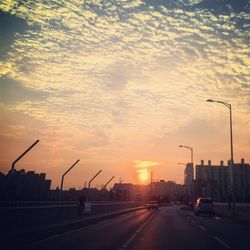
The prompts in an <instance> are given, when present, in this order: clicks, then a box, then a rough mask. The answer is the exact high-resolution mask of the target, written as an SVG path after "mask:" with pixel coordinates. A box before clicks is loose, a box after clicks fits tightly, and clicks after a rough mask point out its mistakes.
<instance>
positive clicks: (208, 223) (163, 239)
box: [25, 205, 250, 250]
mask: <svg viewBox="0 0 250 250" xmlns="http://www.w3.org/2000/svg"><path fill="white" fill-rule="evenodd" d="M249 233H250V225H248V224H242V223H241V224H240V223H234V222H232V221H230V220H229V219H226V218H225V219H224V218H220V217H214V218H210V217H206V216H199V217H196V216H194V215H193V213H192V212H191V211H187V210H183V209H180V207H179V206H175V205H174V206H172V207H160V208H159V210H154V211H151V210H150V211H148V210H140V211H136V212H132V213H129V214H125V215H122V216H119V217H116V218H112V219H108V220H105V221H102V222H99V223H97V224H93V225H90V226H87V227H84V228H81V229H77V230H74V231H71V232H67V233H64V234H62V235H56V236H53V237H51V238H48V239H45V240H43V241H40V242H37V243H34V244H33V245H32V246H30V247H29V248H28V247H26V248H25V249H29V250H44V249H46V250H59V249H60V250H66V249H67V250H113V249H114V250H125V249H127V250H167V249H168V250H185V249H187V250H189V249H190V250H196V249H197V250H200V249H201V250H211V249H213V250H217V249H237V250H248V249H250V234H249Z"/></svg>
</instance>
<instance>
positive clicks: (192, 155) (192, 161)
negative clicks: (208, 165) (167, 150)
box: [179, 145, 194, 165]
mask: <svg viewBox="0 0 250 250" xmlns="http://www.w3.org/2000/svg"><path fill="white" fill-rule="evenodd" d="M179 147H180V148H187V149H189V150H190V151H191V163H192V165H193V163H194V154H193V148H192V147H190V146H184V145H179Z"/></svg>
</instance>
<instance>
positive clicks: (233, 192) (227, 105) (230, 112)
mask: <svg viewBox="0 0 250 250" xmlns="http://www.w3.org/2000/svg"><path fill="white" fill-rule="evenodd" d="M207 102H217V103H220V104H223V105H224V106H226V107H227V108H228V109H229V123H230V153H231V161H230V163H231V169H232V170H231V176H230V177H231V185H232V190H231V192H232V205H233V209H232V215H233V216H234V215H235V185H234V157H233V125H232V105H231V104H230V103H227V102H222V101H217V100H212V99H208V100H207Z"/></svg>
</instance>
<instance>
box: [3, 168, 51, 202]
mask: <svg viewBox="0 0 250 250" xmlns="http://www.w3.org/2000/svg"><path fill="white" fill-rule="evenodd" d="M50 186H51V180H47V179H46V174H45V173H41V174H38V173H35V172H34V171H28V172H25V170H24V169H22V170H19V171H17V170H14V171H10V172H8V173H7V174H6V175H4V174H3V173H0V200H1V201H38V200H39V201H42V200H47V199H48V194H49V191H50Z"/></svg>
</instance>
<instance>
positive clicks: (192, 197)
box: [179, 145, 194, 201]
mask: <svg viewBox="0 0 250 250" xmlns="http://www.w3.org/2000/svg"><path fill="white" fill-rule="evenodd" d="M179 147H180V148H187V149H189V150H190V153H191V155H190V156H191V183H190V184H189V185H188V186H189V191H188V192H189V195H190V197H191V199H192V201H193V200H194V191H193V189H194V186H193V185H194V151H193V148H192V147H190V146H185V145H179ZM187 168H188V164H187V167H186V168H185V172H186V171H187V172H188V170H187Z"/></svg>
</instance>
